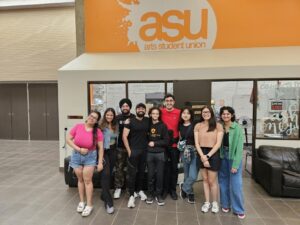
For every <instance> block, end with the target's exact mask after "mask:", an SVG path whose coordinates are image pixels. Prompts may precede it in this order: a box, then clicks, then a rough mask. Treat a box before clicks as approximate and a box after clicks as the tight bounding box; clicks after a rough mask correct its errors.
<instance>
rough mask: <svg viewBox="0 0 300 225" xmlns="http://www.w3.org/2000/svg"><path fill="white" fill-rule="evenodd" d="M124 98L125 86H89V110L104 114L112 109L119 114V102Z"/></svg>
mask: <svg viewBox="0 0 300 225" xmlns="http://www.w3.org/2000/svg"><path fill="white" fill-rule="evenodd" d="M125 97H126V86H125V84H124V83H123V84H90V109H91V110H97V111H99V112H101V114H103V113H104V111H105V109H106V108H108V107H112V108H114V109H115V110H116V112H117V113H119V112H120V109H119V101H120V99H122V98H125Z"/></svg>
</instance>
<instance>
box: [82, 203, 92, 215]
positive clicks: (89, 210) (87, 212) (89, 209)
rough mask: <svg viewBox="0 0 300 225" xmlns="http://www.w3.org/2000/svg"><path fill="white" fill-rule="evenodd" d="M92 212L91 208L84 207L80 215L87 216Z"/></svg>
mask: <svg viewBox="0 0 300 225" xmlns="http://www.w3.org/2000/svg"><path fill="white" fill-rule="evenodd" d="M92 211H93V206H88V205H87V206H86V207H85V208H84V210H83V211H82V213H81V215H82V216H89V215H90V214H91V212H92Z"/></svg>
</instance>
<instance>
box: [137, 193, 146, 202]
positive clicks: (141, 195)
mask: <svg viewBox="0 0 300 225" xmlns="http://www.w3.org/2000/svg"><path fill="white" fill-rule="evenodd" d="M138 195H139V196H140V198H141V200H142V201H145V200H146V199H147V195H146V194H145V192H144V191H139V193H138Z"/></svg>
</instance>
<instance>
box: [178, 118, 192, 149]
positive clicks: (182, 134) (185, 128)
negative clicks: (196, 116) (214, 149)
mask: <svg viewBox="0 0 300 225" xmlns="http://www.w3.org/2000/svg"><path fill="white" fill-rule="evenodd" d="M194 126H195V125H194V124H193V123H191V124H190V125H188V126H184V125H183V124H180V125H179V133H180V137H181V140H185V139H186V140H187V142H186V144H187V145H195V139H194ZM187 132H188V134H186V133H187ZM186 136H187V137H186Z"/></svg>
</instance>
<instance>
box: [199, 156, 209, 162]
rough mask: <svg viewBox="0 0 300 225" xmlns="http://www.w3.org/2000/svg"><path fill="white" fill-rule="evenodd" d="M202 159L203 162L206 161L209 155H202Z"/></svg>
mask: <svg viewBox="0 0 300 225" xmlns="http://www.w3.org/2000/svg"><path fill="white" fill-rule="evenodd" d="M201 161H202V162H203V163H204V162H206V161H208V158H207V156H206V155H202V156H201Z"/></svg>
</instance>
